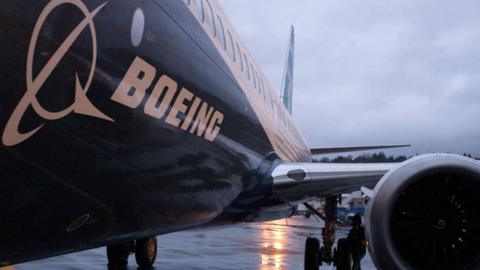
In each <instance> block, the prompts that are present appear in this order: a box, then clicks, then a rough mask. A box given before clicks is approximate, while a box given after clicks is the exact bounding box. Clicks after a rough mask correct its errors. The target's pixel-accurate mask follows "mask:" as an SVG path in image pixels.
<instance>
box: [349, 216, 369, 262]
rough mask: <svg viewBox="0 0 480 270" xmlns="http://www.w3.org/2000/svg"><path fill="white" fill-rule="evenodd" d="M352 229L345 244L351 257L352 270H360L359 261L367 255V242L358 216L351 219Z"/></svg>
mask: <svg viewBox="0 0 480 270" xmlns="http://www.w3.org/2000/svg"><path fill="white" fill-rule="evenodd" d="M352 226H353V227H352V229H351V230H350V232H349V233H348V237H347V242H348V246H349V247H350V252H351V255H352V261H353V265H352V270H361V266H360V261H361V260H362V258H363V257H364V256H365V254H366V253H367V241H366V238H365V228H364V227H363V225H362V218H361V217H360V215H358V214H357V215H355V216H353V218H352Z"/></svg>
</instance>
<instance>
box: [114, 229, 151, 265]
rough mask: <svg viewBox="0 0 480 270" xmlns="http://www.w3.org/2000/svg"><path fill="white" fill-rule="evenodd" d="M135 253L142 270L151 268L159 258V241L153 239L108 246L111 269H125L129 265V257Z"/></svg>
mask: <svg viewBox="0 0 480 270" xmlns="http://www.w3.org/2000/svg"><path fill="white" fill-rule="evenodd" d="M133 253H135V260H136V261H137V264H138V266H139V267H140V268H141V269H149V268H151V267H152V266H153V264H154V263H155V259H156V258H157V239H156V238H155V237H151V238H145V239H139V240H136V241H129V242H126V243H121V244H115V245H109V246H107V258H108V267H109V269H112V270H116V269H124V268H125V267H126V266H127V264H128V257H129V256H130V254H133Z"/></svg>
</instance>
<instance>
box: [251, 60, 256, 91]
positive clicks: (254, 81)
mask: <svg viewBox="0 0 480 270" xmlns="http://www.w3.org/2000/svg"><path fill="white" fill-rule="evenodd" d="M250 73H251V74H252V77H253V85H254V86H255V88H257V79H256V78H255V72H254V70H253V66H252V64H251V63H250Z"/></svg>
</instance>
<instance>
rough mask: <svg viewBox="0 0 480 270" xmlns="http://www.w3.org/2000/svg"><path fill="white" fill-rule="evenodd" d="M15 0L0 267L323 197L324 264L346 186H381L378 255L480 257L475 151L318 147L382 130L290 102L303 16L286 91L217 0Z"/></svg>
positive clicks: (415, 263)
mask: <svg viewBox="0 0 480 270" xmlns="http://www.w3.org/2000/svg"><path fill="white" fill-rule="evenodd" d="M0 15H1V16H0V18H1V19H0V20H1V22H2V23H1V24H0V39H1V44H2V50H0V62H1V63H2V70H1V72H0V82H2V88H1V89H2V95H1V97H0V131H1V136H2V137H1V144H0V145H1V146H0V147H1V155H0V160H1V163H0V164H1V181H0V267H2V266H10V265H15V264H19V263H22V262H27V261H31V260H38V259H42V258H47V257H52V256H57V255H61V254H67V253H72V252H78V251H82V250H87V249H92V248H96V247H102V246H107V257H108V261H109V265H125V264H126V263H127V259H128V256H129V255H130V254H133V253H134V254H135V257H136V260H137V263H138V264H139V265H140V266H146V267H148V266H151V265H153V263H154V262H155V256H156V249H157V241H156V238H155V237H156V236H158V235H162V234H166V233H170V232H175V231H180V230H188V229H192V228H199V227H210V226H220V225H227V224H241V223H246V222H261V221H269V220H275V219H281V218H286V217H289V216H291V215H292V214H293V213H294V211H295V208H296V205H298V204H302V203H306V204H307V205H308V202H309V201H311V200H313V199H315V198H319V197H322V198H325V199H326V202H327V205H326V216H325V218H326V221H327V222H326V225H325V234H324V239H323V246H322V247H320V241H319V240H318V239H315V238H308V239H307V240H306V249H305V269H318V267H319V265H320V263H322V262H326V263H331V262H332V256H333V255H332V253H333V243H334V231H335V224H334V222H335V221H334V218H335V217H334V210H335V206H336V205H337V200H338V196H339V195H341V194H342V193H348V192H352V191H356V190H359V189H360V188H362V187H366V188H371V189H373V188H374V192H373V198H372V199H371V200H370V202H369V205H368V209H367V214H366V221H365V222H366V224H365V228H366V231H367V237H368V249H369V251H370V254H371V257H372V258H373V260H374V263H375V265H376V266H377V267H378V268H379V269H479V267H480V262H479V257H480V246H479V245H478V243H479V242H480V234H479V233H478V232H477V231H478V229H480V219H479V213H478V209H479V208H478V205H480V203H479V200H480V198H479V196H480V192H479V190H480V181H479V178H480V165H479V163H478V162H476V161H474V160H472V159H468V158H465V157H461V156H457V155H452V154H428V155H420V156H416V157H414V158H412V159H410V160H408V161H406V162H403V163H400V164H321V163H313V162H312V155H313V154H319V153H320V154H321V153H336V152H343V151H355V150H368V149H377V148H381V147H382V146H372V147H340V148H335V147H330V148H310V147H309V146H308V144H307V142H306V140H305V139H304V137H303V135H302V133H301V132H300V130H299V128H298V127H297V126H296V124H295V123H294V121H293V120H292V117H291V115H290V113H291V108H292V91H293V59H294V32H293V29H292V31H291V34H290V39H289V49H288V54H287V55H288V56H287V61H286V62H287V64H286V69H285V76H284V80H283V85H282V98H279V97H277V93H276V91H275V90H274V88H273V87H272V86H271V85H270V84H269V82H268V81H267V79H266V76H265V75H264V74H263V73H262V71H261V69H260V68H259V65H258V64H257V63H256V62H255V60H254V57H253V56H252V54H251V53H250V52H249V50H248V49H247V46H245V43H244V42H242V39H241V38H240V36H239V35H238V33H237V32H236V31H235V28H234V26H233V25H232V23H231V22H230V21H229V20H228V18H227V16H225V13H224V12H223V11H222V9H221V7H220V6H219V4H218V3H217V2H216V1H214V0H182V1H180V0H150V1H142V0H133V1H132V0H38V1H26V0H15V1H13V0H10V1H4V3H3V4H2V9H0ZM319 128H321V123H319ZM387 147H391V146H387ZM332 213H333V214H332ZM332 217H333V221H332Z"/></svg>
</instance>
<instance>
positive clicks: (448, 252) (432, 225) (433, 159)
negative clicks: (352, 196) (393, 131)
mask: <svg viewBox="0 0 480 270" xmlns="http://www.w3.org/2000/svg"><path fill="white" fill-rule="evenodd" d="M366 229H367V238H368V241H369V246H368V247H369V250H370V254H371V255H372V259H373V260H374V263H375V265H376V266H377V268H378V269H382V270H383V269H387V270H388V269H480V260H479V258H480V162H477V161H475V160H472V159H468V158H464V157H461V156H457V155H450V154H432V155H423V156H418V157H415V158H412V159H410V160H408V161H406V162H404V163H402V164H400V165H399V167H398V168H397V169H395V170H392V171H390V172H389V173H387V174H386V175H385V176H384V177H383V178H382V179H381V180H380V182H379V183H378V184H377V186H376V187H375V191H374V196H373V199H372V200H371V201H370V202H369V206H368V210H367V214H366Z"/></svg>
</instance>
